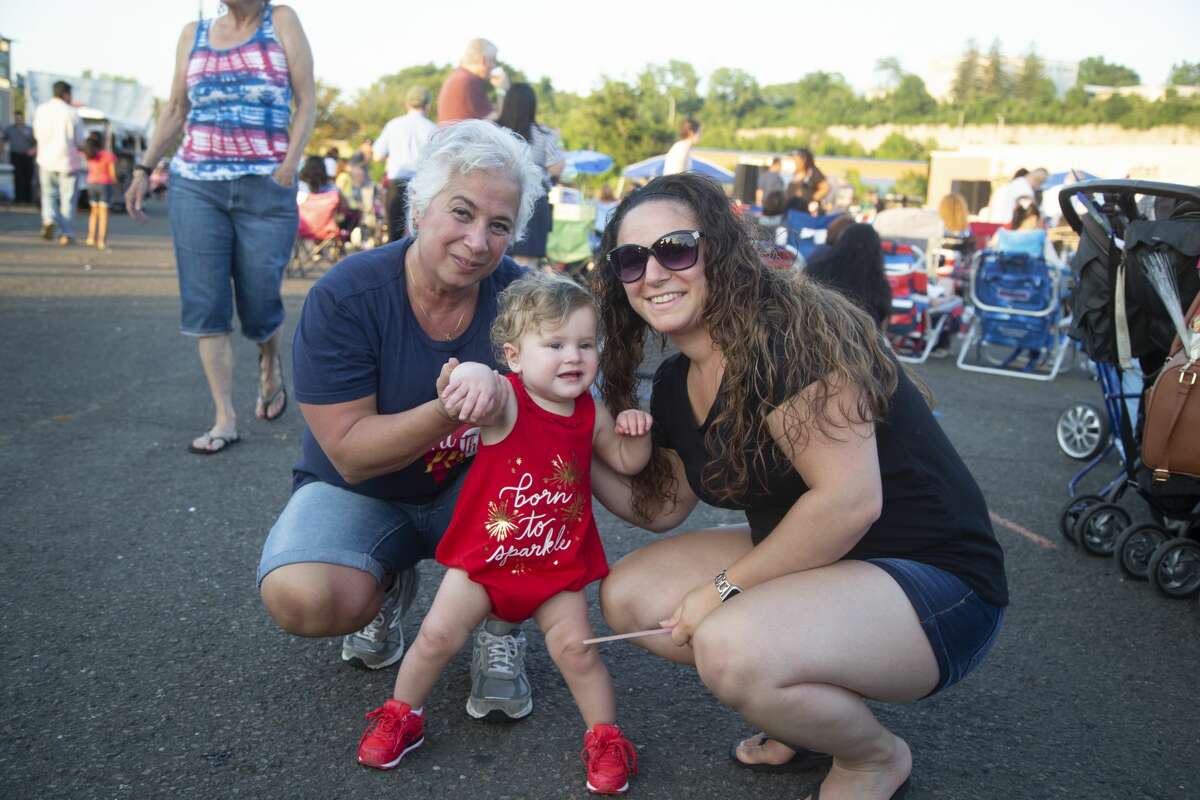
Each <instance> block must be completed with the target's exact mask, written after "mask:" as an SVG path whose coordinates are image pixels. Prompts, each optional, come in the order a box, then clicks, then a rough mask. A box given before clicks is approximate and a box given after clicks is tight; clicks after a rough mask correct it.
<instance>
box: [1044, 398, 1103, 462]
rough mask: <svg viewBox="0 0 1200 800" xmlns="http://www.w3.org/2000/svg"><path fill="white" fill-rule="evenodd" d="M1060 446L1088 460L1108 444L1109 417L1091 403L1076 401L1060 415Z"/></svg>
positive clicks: (1078, 457)
mask: <svg viewBox="0 0 1200 800" xmlns="http://www.w3.org/2000/svg"><path fill="white" fill-rule="evenodd" d="M1055 433H1056V434H1057V436H1058V446H1059V449H1061V450H1062V451H1063V452H1064V453H1066V454H1067V455H1068V456H1070V457H1071V458H1074V459H1076V460H1078V461H1088V460H1089V459H1091V458H1093V457H1094V456H1096V455H1097V454H1098V453H1099V452H1100V451H1101V450H1103V449H1104V447H1105V446H1106V445H1107V444H1108V437H1109V434H1110V431H1109V425H1108V417H1107V415H1105V414H1102V413H1100V410H1099V409H1098V408H1096V407H1095V406H1093V405H1091V404H1090V403H1076V404H1075V405H1073V406H1071V407H1070V408H1068V409H1067V410H1066V411H1064V412H1062V414H1060V415H1059V417H1058V425H1057V426H1056V427H1055Z"/></svg>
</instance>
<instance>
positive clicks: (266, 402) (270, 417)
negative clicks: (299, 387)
mask: <svg viewBox="0 0 1200 800" xmlns="http://www.w3.org/2000/svg"><path fill="white" fill-rule="evenodd" d="M275 358H277V359H278V360H279V388H278V389H276V390H275V392H274V394H272V395H271V396H270V397H269V398H267V399H263V396H262V395H261V394H260V395H259V396H258V402H260V403H262V409H263V415H262V416H261V417H259V419H262V420H265V421H266V422H274V421H275V420H277V419H279V418H280V417H282V416H283V412H285V411H287V403H288V393H287V379H286V378H284V377H283V358H282V357H281V356H279V355H276V356H275ZM262 361H263V357H262V353H259V354H258V369H259V372H261V371H262ZM280 394H282V395H283V405H281V406H280V407H279V411H277V412H276V413H275V414H271V413H270V409H271V404H272V403H274V402H275V400H276V398H278V397H279V395H280ZM254 416H256V417H258V414H257V410H256V413H255V415H254Z"/></svg>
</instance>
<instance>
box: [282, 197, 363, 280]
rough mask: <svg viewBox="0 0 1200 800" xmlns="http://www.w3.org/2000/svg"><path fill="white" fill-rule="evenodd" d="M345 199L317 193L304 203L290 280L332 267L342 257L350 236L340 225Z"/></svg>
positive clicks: (289, 266)
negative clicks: (339, 214)
mask: <svg viewBox="0 0 1200 800" xmlns="http://www.w3.org/2000/svg"><path fill="white" fill-rule="evenodd" d="M340 202H341V196H340V195H339V193H338V192H337V191H332V192H315V193H313V194H310V195H309V196H308V197H306V198H304V202H303V203H300V205H299V211H300V226H299V228H298V229H297V231H296V244H295V246H294V247H293V248H292V260H291V261H290V262H288V266H287V276H288V277H289V278H303V277H305V275H307V273H308V271H309V270H315V269H318V268H320V267H326V268H328V267H332V266H333V265H334V264H336V263H337V262H338V261H339V260H340V259H341V257H342V249H343V247H344V246H345V243H346V240H347V239H348V236H349V235H348V233H347V232H346V231H343V230H342V228H341V226H340V225H338V221H337V213H338V206H339V204H340Z"/></svg>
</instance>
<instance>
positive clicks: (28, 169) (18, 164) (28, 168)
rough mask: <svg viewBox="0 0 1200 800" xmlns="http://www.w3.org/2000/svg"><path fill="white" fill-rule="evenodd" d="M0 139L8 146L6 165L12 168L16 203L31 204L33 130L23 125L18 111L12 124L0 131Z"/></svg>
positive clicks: (23, 122) (35, 148)
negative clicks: (8, 164)
mask: <svg viewBox="0 0 1200 800" xmlns="http://www.w3.org/2000/svg"><path fill="white" fill-rule="evenodd" d="M0 138H2V139H4V143H5V144H6V145H7V146H8V163H10V164H12V168H13V184H14V186H13V189H14V190H15V193H16V198H15V200H16V202H18V203H32V202H33V156H34V153H36V152H37V142H36V140H34V138H33V128H31V127H29V126H28V125H26V124H25V115H24V114H22V113H21V112H20V111H18V112H16V113H14V114H13V122H12V124H11V125H9V126H8V127H6V128H5V129H4V130H3V131H0Z"/></svg>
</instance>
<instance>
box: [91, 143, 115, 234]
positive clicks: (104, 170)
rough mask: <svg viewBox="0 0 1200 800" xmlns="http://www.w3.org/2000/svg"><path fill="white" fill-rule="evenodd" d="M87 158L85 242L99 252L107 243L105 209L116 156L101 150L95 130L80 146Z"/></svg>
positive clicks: (111, 192)
mask: <svg viewBox="0 0 1200 800" xmlns="http://www.w3.org/2000/svg"><path fill="white" fill-rule="evenodd" d="M83 152H84V155H86V156H87V193H88V203H89V204H90V205H91V207H92V210H91V213H90V214H89V215H88V235H87V243H88V244H89V245H93V244H94V245H95V246H96V248H97V249H99V250H103V249H104V248H105V246H106V245H107V243H108V207H109V206H110V205H111V204H112V199H113V186H115V185H116V183H117V157H116V156H115V155H113V154H112V152H111V151H109V150H105V149H104V140H103V139H102V138H101V136H100V132H99V131H92V132H91V133H89V134H88V137H87V140H86V141H85V142H84V143H83Z"/></svg>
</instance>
